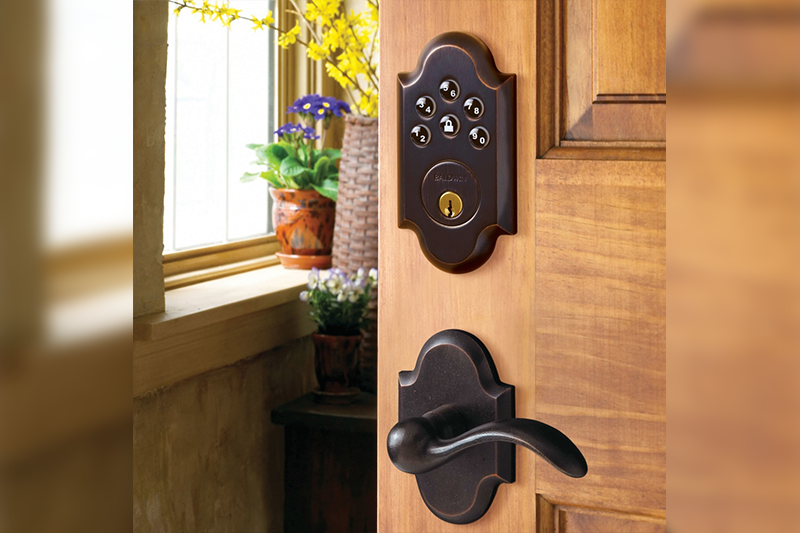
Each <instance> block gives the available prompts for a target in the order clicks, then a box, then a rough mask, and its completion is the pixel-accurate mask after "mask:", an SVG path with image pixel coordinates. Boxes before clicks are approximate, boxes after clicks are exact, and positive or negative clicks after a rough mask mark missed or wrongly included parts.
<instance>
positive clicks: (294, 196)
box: [269, 189, 336, 270]
mask: <svg viewBox="0 0 800 533" xmlns="http://www.w3.org/2000/svg"><path fill="white" fill-rule="evenodd" d="M269 193H270V194H271V195H272V198H273V199H274V200H275V203H274V204H273V207H272V223H273V225H274V227H275V235H276V236H277V238H278V242H279V243H280V245H281V252H280V253H278V254H276V255H277V256H278V257H279V258H280V260H281V264H283V266H284V267H285V268H299V269H306V270H307V269H311V268H312V267H317V268H323V269H324V268H330V266H331V250H332V248H333V227H334V223H335V220H336V202H334V201H333V200H331V199H330V198H326V197H324V196H322V195H321V194H319V193H318V192H317V191H305V190H298V189H270V190H269Z"/></svg>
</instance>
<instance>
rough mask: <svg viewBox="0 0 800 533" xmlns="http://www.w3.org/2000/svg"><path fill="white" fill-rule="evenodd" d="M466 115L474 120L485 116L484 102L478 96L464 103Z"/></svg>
mask: <svg viewBox="0 0 800 533" xmlns="http://www.w3.org/2000/svg"><path fill="white" fill-rule="evenodd" d="M464 114H465V115H466V116H467V118H471V119H473V120H475V119H478V118H481V117H482V116H483V100H481V99H480V98H478V97H477V96H473V97H472V98H467V100H466V101H465V102H464Z"/></svg>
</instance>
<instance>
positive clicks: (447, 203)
mask: <svg viewBox="0 0 800 533" xmlns="http://www.w3.org/2000/svg"><path fill="white" fill-rule="evenodd" d="M462 209H464V205H463V204H462V202H461V197H460V196H459V195H457V194H456V193H454V192H451V191H446V192H445V193H444V194H442V195H441V196H440V197H439V211H441V212H442V214H443V215H444V216H446V217H447V218H456V217H457V216H458V215H460V214H461V210H462Z"/></svg>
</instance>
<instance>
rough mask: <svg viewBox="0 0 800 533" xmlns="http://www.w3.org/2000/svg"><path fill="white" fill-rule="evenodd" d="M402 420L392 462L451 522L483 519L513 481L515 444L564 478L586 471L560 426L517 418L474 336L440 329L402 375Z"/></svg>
mask: <svg viewBox="0 0 800 533" xmlns="http://www.w3.org/2000/svg"><path fill="white" fill-rule="evenodd" d="M399 386H400V387H399V391H398V392H399V394H398V400H399V401H398V407H399V409H398V411H399V412H398V415H399V416H398V420H399V422H398V423H397V424H395V425H394V427H393V428H392V429H391V430H390V431H389V433H388V435H387V437H386V447H387V451H388V454H389V459H391V461H392V463H393V464H394V465H395V466H396V467H397V468H398V469H399V470H401V471H402V472H406V473H409V474H414V475H415V476H416V481H417V486H418V488H419V492H420V495H421V496H422V500H423V501H424V502H425V505H427V506H428V509H430V510H431V512H432V513H433V514H435V515H436V516H437V517H439V518H441V519H442V520H444V521H446V522H450V523H453V524H468V523H470V522H474V521H475V520H478V519H479V518H480V517H481V516H483V514H484V513H486V511H487V510H488V509H489V507H490V506H491V504H492V501H493V500H494V496H495V493H496V492H497V487H498V486H499V485H500V484H501V483H514V480H515V478H516V453H515V449H514V445H519V446H524V447H525V448H528V449H529V450H531V451H533V452H534V453H536V454H537V455H539V456H540V457H542V458H543V459H544V460H545V461H547V462H548V463H550V464H551V465H553V466H554V467H555V468H556V469H558V470H559V471H561V472H563V473H564V474H566V475H567V476H570V477H573V478H579V477H583V476H585V475H586V472H587V465H586V459H585V458H584V457H583V454H582V453H581V451H580V450H579V449H578V447H577V446H576V445H575V444H574V443H573V442H572V441H571V440H570V439H569V438H568V437H567V436H566V435H564V433H562V432H561V431H559V430H558V429H556V428H554V427H552V426H549V425H547V424H545V423H544V422H539V421H538V420H530V419H527V418H516V417H515V408H514V387H513V386H512V385H507V384H505V383H503V382H502V381H500V376H499V375H498V373H497V368H495V366H494V362H493V361H492V358H491V356H490V355H489V351H488V350H487V349H486V346H484V345H483V343H482V342H481V341H480V340H479V339H478V338H477V337H475V336H474V335H472V334H470V333H467V332H466V331H460V330H455V329H450V330H445V331H440V332H439V333H437V334H435V335H434V336H433V337H431V338H430V339H428V341H427V342H426V343H425V345H424V346H423V347H422V350H421V351H420V354H419V357H418V358H417V364H416V365H415V367H414V370H409V371H403V372H400V375H399Z"/></svg>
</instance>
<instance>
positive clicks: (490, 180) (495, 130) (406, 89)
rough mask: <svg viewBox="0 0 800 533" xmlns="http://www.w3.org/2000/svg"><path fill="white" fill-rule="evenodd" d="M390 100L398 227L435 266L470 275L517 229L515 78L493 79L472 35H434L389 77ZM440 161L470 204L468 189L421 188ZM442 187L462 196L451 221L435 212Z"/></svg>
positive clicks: (490, 63)
mask: <svg viewBox="0 0 800 533" xmlns="http://www.w3.org/2000/svg"><path fill="white" fill-rule="evenodd" d="M428 100H430V101H431V102H434V103H435V105H433V106H427V105H425V104H426V103H427V102H428ZM468 102H469V103H468ZM398 103H399V114H398V124H397V128H398V151H399V153H398V193H399V194H398V226H399V227H401V228H408V229H411V230H413V231H414V232H415V233H416V234H417V237H418V238H419V243H420V247H421V249H422V252H423V253H424V254H425V257H426V258H427V259H428V260H429V261H430V262H431V263H432V264H433V265H434V266H436V267H437V268H439V269H441V270H444V271H445V272H450V273H456V274H459V273H464V272H470V271H472V270H475V269H476V268H479V267H480V266H481V265H483V264H484V263H485V262H486V261H488V260H489V258H490V257H491V255H492V252H493V251H494V248H495V244H496V242H497V239H498V238H499V237H500V235H513V234H515V233H516V232H517V137H516V76H515V75H514V74H506V73H503V72H500V71H499V70H498V69H497V66H496V64H495V61H494V57H493V56H492V53H491V51H490V50H489V48H488V47H487V46H486V44H484V43H483V41H481V40H480V39H479V38H477V37H476V36H474V35H471V34H468V33H463V32H448V33H443V34H441V35H438V36H437V37H435V38H434V39H432V40H431V41H430V42H429V43H428V44H427V45H426V46H425V48H424V49H423V50H422V52H421V54H420V56H419V60H418V62H417V66H416V68H415V69H414V70H413V71H412V72H408V73H401V74H399V75H398ZM420 103H421V104H422V106H423V111H425V113H422V114H421V113H420V109H419V106H418V104H420ZM429 107H430V113H428V112H427V110H428V109H429ZM434 108H435V109H434ZM475 110H477V113H476V112H474V111H475ZM415 132H417V133H416V134H415ZM423 134H424V137H425V142H424V143H423V142H422V141H421V137H420V135H423ZM443 164H449V165H451V169H452V168H455V167H454V165H458V166H459V167H460V168H462V169H468V174H467V173H462V174H463V175H468V176H469V179H468V180H467V182H469V183H468V184H466V185H464V189H471V190H474V193H475V194H476V196H475V197H474V198H471V197H470V195H471V194H472V192H470V191H469V190H461V189H460V188H450V189H448V188H442V187H433V186H431V184H430V183H428V182H430V181H432V180H431V179H430V175H431V173H435V172H436V171H434V169H435V168H436V167H438V166H439V165H443ZM439 170H441V169H439ZM473 179H474V183H475V186H474V187H473V186H472V184H471V182H472V180H473ZM439 185H442V184H439ZM429 189H430V190H429ZM448 190H450V191H451V192H453V193H455V194H457V195H458V196H460V197H461V199H462V203H463V210H462V213H461V214H459V215H456V216H448V215H447V213H446V210H444V211H443V210H442V209H440V208H439V205H438V202H439V199H440V198H441V196H442V194H444V192H446V191H448Z"/></svg>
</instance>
